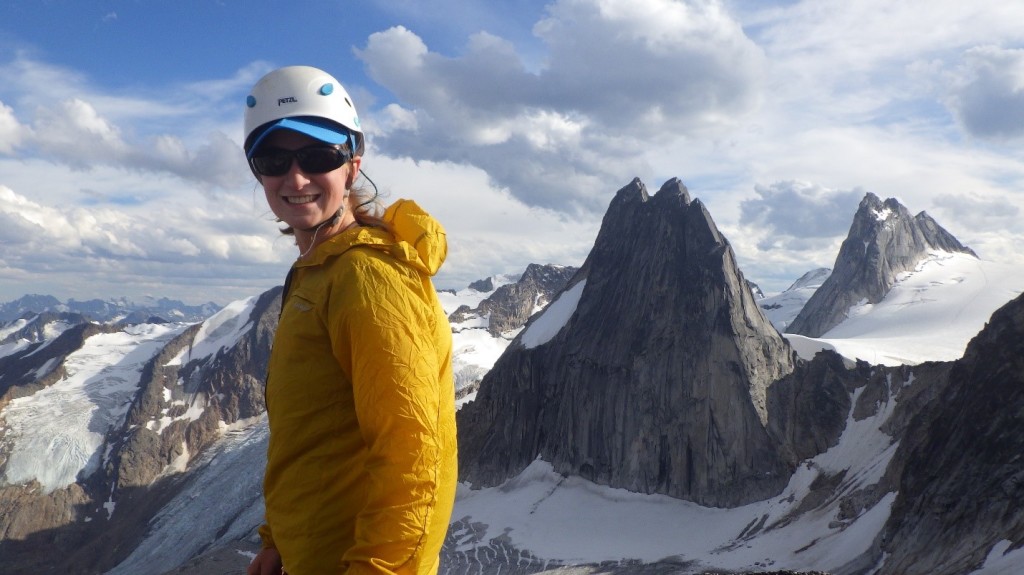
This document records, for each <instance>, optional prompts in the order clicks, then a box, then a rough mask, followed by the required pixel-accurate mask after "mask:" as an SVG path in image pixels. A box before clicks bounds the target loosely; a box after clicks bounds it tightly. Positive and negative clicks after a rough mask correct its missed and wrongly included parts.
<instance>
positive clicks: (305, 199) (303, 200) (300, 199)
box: [284, 196, 316, 204]
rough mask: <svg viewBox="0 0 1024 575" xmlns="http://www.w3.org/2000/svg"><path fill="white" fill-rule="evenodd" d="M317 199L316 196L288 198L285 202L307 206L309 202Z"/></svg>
mask: <svg viewBox="0 0 1024 575" xmlns="http://www.w3.org/2000/svg"><path fill="white" fill-rule="evenodd" d="M315 198H316V196H286V197H285V199H284V201H286V202H288V203H289V204H305V203H307V202H312V201H313V199H315Z"/></svg>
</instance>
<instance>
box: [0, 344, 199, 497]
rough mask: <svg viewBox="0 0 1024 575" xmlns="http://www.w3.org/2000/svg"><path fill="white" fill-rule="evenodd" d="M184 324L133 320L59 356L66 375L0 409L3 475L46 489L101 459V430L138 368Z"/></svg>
mask: <svg viewBox="0 0 1024 575" xmlns="http://www.w3.org/2000/svg"><path fill="white" fill-rule="evenodd" d="M185 327H187V326H186V324H161V325H139V326H132V327H129V328H126V329H124V330H122V331H119V332H115V333H101V334H97V335H94V336H92V337H90V338H89V339H87V340H86V343H85V345H84V346H83V347H82V348H81V349H79V350H78V351H76V352H74V353H72V354H70V355H69V356H68V357H67V359H66V360H65V362H64V369H65V370H66V372H67V376H66V377H65V378H64V379H62V380H61V381H59V382H57V383H56V384H54V385H52V386H50V387H47V388H45V389H43V390H40V391H38V392H36V393H35V394H33V395H31V396H29V397H23V398H19V399H15V400H13V401H11V403H10V404H9V405H8V406H6V407H5V408H4V409H3V410H2V411H0V426H3V432H4V438H5V442H7V444H8V445H10V446H12V449H11V450H10V451H9V459H8V461H7V465H6V468H5V473H4V476H3V480H4V482H5V483H9V484H21V483H26V482H29V481H31V480H33V479H35V480H38V481H39V483H40V484H41V485H42V487H43V489H44V490H45V491H46V492H47V493H49V492H52V491H54V490H56V489H60V488H63V487H66V486H68V485H71V484H72V483H74V482H75V480H76V478H77V477H78V475H79V473H83V475H84V476H88V475H90V474H91V473H92V472H93V471H95V470H96V469H97V468H98V466H99V465H100V463H101V458H102V453H101V449H102V447H103V442H104V436H105V434H106V432H107V431H109V430H110V429H111V428H113V427H117V426H120V424H121V423H122V422H123V420H124V415H125V413H126V411H127V409H128V404H129V402H130V401H131V398H132V396H133V395H134V394H135V393H136V391H138V385H139V374H140V372H141V371H142V367H143V365H144V364H145V363H146V362H147V361H149V360H150V359H151V358H152V357H153V355H154V354H155V353H156V352H157V351H159V350H160V348H161V347H162V346H163V345H164V344H165V343H167V341H169V340H170V339H171V338H173V337H174V336H176V335H178V334H179V333H181V331H182V330H184V329H185Z"/></svg>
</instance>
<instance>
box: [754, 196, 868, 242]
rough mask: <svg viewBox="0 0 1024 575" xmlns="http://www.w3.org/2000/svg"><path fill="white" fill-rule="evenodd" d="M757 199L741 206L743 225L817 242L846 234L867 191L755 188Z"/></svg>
mask: <svg viewBox="0 0 1024 575" xmlns="http://www.w3.org/2000/svg"><path fill="white" fill-rule="evenodd" d="M754 191H755V192H756V193H757V195H758V198H756V199H748V200H744V201H743V202H741V203H740V212H741V216H740V223H742V224H745V225H756V226H758V227H760V228H762V229H763V230H764V231H765V232H766V233H768V234H770V235H777V236H788V237H789V238H791V239H798V240H809V241H810V242H812V243H813V242H817V241H818V239H819V238H832V237H835V236H839V235H845V234H846V232H847V231H848V230H849V229H850V222H851V221H852V220H853V214H854V213H855V212H856V211H857V205H858V204H859V202H860V200H861V198H863V197H864V193H865V192H864V190H860V189H855V190H830V189H828V188H825V187H822V186H820V185H816V184H811V183H809V182H797V181H788V182H776V183H774V184H771V185H770V186H756V187H755V189H754Z"/></svg>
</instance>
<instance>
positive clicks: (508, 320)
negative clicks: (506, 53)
mask: <svg viewBox="0 0 1024 575" xmlns="http://www.w3.org/2000/svg"><path fill="white" fill-rule="evenodd" d="M576 271H577V268H574V267H572V266H557V265H551V264H548V265H540V264H530V265H528V266H527V267H526V271H525V272H523V275H522V276H521V277H520V278H519V281H517V282H515V283H511V284H505V285H503V286H499V287H498V289H494V284H493V282H492V280H491V279H490V278H488V279H485V280H479V281H476V282H473V283H472V284H470V285H469V287H470V288H472V289H475V290H477V291H485V292H486V291H490V290H492V289H494V293H492V294H491V295H490V296H488V297H487V299H485V300H483V301H482V302H480V305H479V306H477V308H476V309H470V308H469V306H461V307H459V309H457V310H455V311H454V312H452V314H451V316H450V318H449V319H450V320H451V321H452V322H453V323H458V322H462V321H465V320H466V319H467V318H468V317H469V316H471V315H476V316H487V331H488V333H490V334H491V335H492V336H493V337H502V336H503V335H506V334H508V333H510V332H513V331H515V330H517V329H519V328H521V327H523V325H524V324H526V320H528V319H530V316H531V315H533V314H534V313H536V312H537V310H539V309H541V308H543V307H544V306H546V305H547V304H548V302H550V301H551V298H552V297H553V296H554V295H555V294H556V293H558V292H559V291H561V290H562V288H564V287H565V284H566V282H568V281H569V279H570V278H571V277H572V276H573V275H574V274H575V273H576Z"/></svg>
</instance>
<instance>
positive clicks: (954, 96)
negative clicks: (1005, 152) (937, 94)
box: [950, 46, 1024, 138]
mask: <svg viewBox="0 0 1024 575" xmlns="http://www.w3.org/2000/svg"><path fill="white" fill-rule="evenodd" d="M951 92H952V93H951V96H950V106H951V108H952V109H953V111H954V113H956V115H957V117H958V118H959V119H960V122H961V123H962V124H963V126H964V129H966V130H967V131H968V132H969V133H971V134H974V135H975V136H979V137H983V138H1006V137H1019V136H1024V49H1011V50H1006V49H1003V48H1000V47H997V46H978V47H976V48H971V49H969V50H967V52H966V53H965V54H964V62H963V64H962V65H961V66H960V67H959V69H958V70H957V72H956V73H954V74H953V84H952V89H951Z"/></svg>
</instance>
